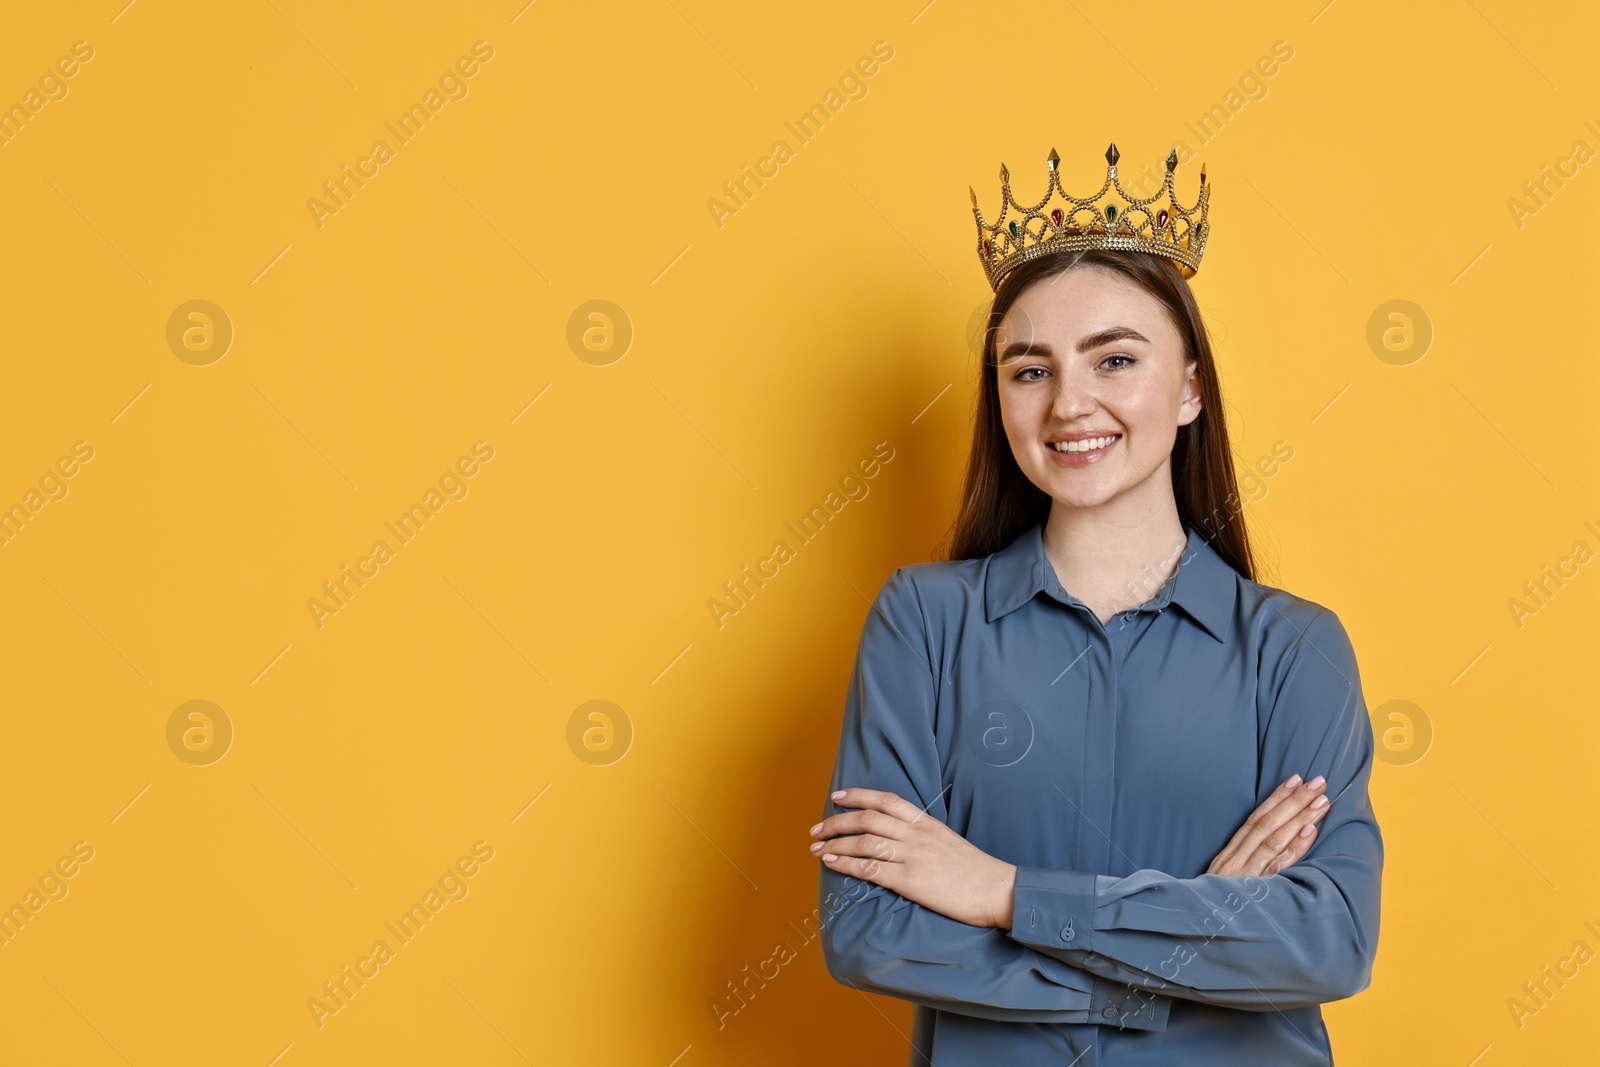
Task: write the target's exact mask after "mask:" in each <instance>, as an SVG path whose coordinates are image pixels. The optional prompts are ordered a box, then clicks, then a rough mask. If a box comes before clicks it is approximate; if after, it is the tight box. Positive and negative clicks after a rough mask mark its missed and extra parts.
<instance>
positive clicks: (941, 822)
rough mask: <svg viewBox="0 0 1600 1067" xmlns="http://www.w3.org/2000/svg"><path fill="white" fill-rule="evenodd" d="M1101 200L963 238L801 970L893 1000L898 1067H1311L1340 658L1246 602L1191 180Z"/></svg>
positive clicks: (1334, 801)
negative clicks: (908, 502)
mask: <svg viewBox="0 0 1600 1067" xmlns="http://www.w3.org/2000/svg"><path fill="white" fill-rule="evenodd" d="M1107 160H1108V162H1109V163H1110V164H1111V170H1110V173H1109V175H1108V182H1107V185H1106V186H1105V187H1103V188H1102V190H1101V193H1102V194H1104V193H1105V192H1106V190H1107V189H1109V188H1111V187H1112V186H1113V185H1114V184H1115V179H1116V148H1115V146H1113V147H1112V149H1111V151H1110V152H1108V153H1107ZM1055 162H1056V156H1055V154H1054V153H1053V152H1052V154H1051V182H1052V187H1053V188H1058V185H1057V179H1056V177H1055V170H1054V164H1055ZM1175 166H1176V157H1175V154H1174V156H1172V157H1169V158H1168V163H1167V168H1168V170H1167V181H1166V184H1165V185H1164V186H1163V190H1162V191H1163V192H1165V193H1167V194H1168V195H1169V196H1170V194H1171V187H1172V172H1173V169H1174V168H1175ZM1001 173H1002V177H1003V178H1006V172H1005V170H1004V168H1002V171H1001ZM1203 180H1204V179H1203V177H1202V182H1203ZM1116 191H1117V194H1119V195H1120V196H1122V197H1123V198H1125V199H1126V200H1130V201H1132V202H1131V203H1119V202H1117V201H1116V199H1115V197H1112V198H1110V199H1108V200H1107V201H1106V202H1105V203H1104V204H1099V203H1095V202H1094V201H1085V200H1075V199H1073V198H1068V201H1069V202H1070V204H1071V205H1075V206H1072V207H1071V209H1070V210H1067V209H1057V210H1055V211H1052V212H1051V213H1050V214H1049V215H1048V216H1047V215H1044V214H1043V213H1042V211H1043V208H1042V206H1039V207H1029V208H1019V212H1020V213H1021V214H1022V216H1023V217H1022V219H1020V220H1018V221H1013V222H1011V223H1010V225H1009V226H1007V227H1005V228H1002V226H1001V224H1000V223H998V222H997V223H996V224H994V225H993V226H986V225H985V224H984V222H983V219H982V216H981V215H978V216H977V218H978V224H979V228H980V238H979V248H980V251H979V255H980V258H981V259H982V261H983V264H984V267H985V270H986V272H987V273H988V275H989V277H990V281H991V283H992V284H993V285H994V287H995V298H994V305H993V308H992V311H991V314H990V318H989V329H988V331H987V333H986V336H985V340H984V345H983V353H982V355H983V365H982V368H981V373H980V383H981V384H980V389H979V398H978V410H977V418H976V420H975V423H974V429H973V440H972V446H971V451H970V453H969V457H968V464H967V472H966V483H965V486H964V492H963V495H962V502H961V508H960V511H959V513H958V515H957V517H956V520H955V523H954V526H953V528H952V529H951V531H950V534H951V542H952V543H951V545H950V550H949V552H948V555H947V558H945V559H943V560H939V561H933V562H926V563H916V564H912V565H910V566H905V567H901V568H899V569H898V570H896V571H895V572H894V573H893V574H891V575H890V576H889V578H888V580H887V581H886V582H885V583H884V585H883V587H882V589H881V590H880V591H879V593H878V595H877V598H876V600H875V601H874V603H873V605H872V609H871V611H869V613H868V615H867V619H866V622H865V623H864V624H863V627H862V631H861V638H860V644H859V646H858V650H857V654H856V662H855V670H854V673H853V674H852V675H851V678H850V684H849V687H848V691H847V694H846V697H845V709H844V721H843V724H842V727H841V731H840V737H839V750H838V758H837V760H836V762H835V765H834V772H833V778H832V782H831V784H830V787H829V788H830V793H829V796H828V800H827V802H826V803H825V805H824V810H823V819H822V820H821V821H820V822H818V823H817V824H816V825H815V826H813V827H812V828H811V832H810V841H811V843H810V845H809V848H810V850H811V853H812V855H814V856H816V857H817V858H818V859H819V860H820V861H821V864H820V866H821V872H820V884H819V895H820V896H821V897H822V899H824V900H830V899H831V900H838V899H843V898H846V897H851V890H852V889H854V890H856V892H855V894H854V896H853V897H851V902H850V903H849V904H847V905H846V906H845V907H843V908H842V909H840V910H839V912H838V914H837V915H833V916H831V917H830V919H829V921H828V923H827V925H826V927H825V928H824V930H823V934H822V949H823V955H824V958H825V960H826V962H827V965H828V970H829V973H830V974H831V975H832V976H833V977H834V978H835V979H837V980H839V981H841V982H844V983H846V984H849V985H851V986H855V987H857V988H861V989H866V990H870V991H873V992H877V993H881V994H886V995H889V996H896V997H901V998H904V999H906V1000H910V1001H912V1002H913V1003H914V1004H915V1005H916V1008H915V1011H914V1015H913V1020H914V1025H913V1031H912V1035H911V1044H912V1050H911V1057H910V1060H911V1062H912V1063H913V1064H917V1063H924V1062H933V1063H938V1064H942V1065H946V1067H961V1065H967V1064H971V1065H979V1064H991V1063H1045V1062H1052V1063H1054V1062H1059V1063H1075V1064H1078V1065H1079V1067H1117V1065H1120V1064H1127V1065H1132V1064H1150V1063H1183V1064H1185V1065H1186V1067H1209V1065H1216V1067H1222V1065H1228V1067H1235V1065H1241V1064H1261V1065H1267V1064H1271V1065H1274V1067H1283V1065H1298V1064H1304V1065H1311V1064H1319V1065H1327V1064H1329V1063H1331V1061H1332V1048H1331V1045H1330V1043H1329V1041H1328V1037H1327V1031H1326V1029H1325V1028H1324V1027H1323V1024H1322V1015H1321V1010H1320V1005H1321V1004H1322V1003H1324V1002H1326V1001H1331V1000H1338V999H1341V998H1344V997H1350V996H1354V995H1355V994H1357V993H1359V992H1360V991H1361V990H1363V989H1365V988H1366V987H1367V985H1368V984H1369V983H1370V981H1371V975H1372V966H1373V961H1374V958H1375V954H1376V949H1377V938H1378V919H1379V907H1378V904H1379V881H1380V875H1381V870H1382V865H1383V842H1382V838H1381V835H1380V833H1379V828H1378V823H1377V819H1376V816H1375V815H1374V813H1373V810H1372V805H1371V802H1370V801H1369V799H1368V796H1367V782H1368V779H1369V778H1370V775H1371V770H1372V756H1373V737H1372V728H1371V725H1370V723H1369V721H1368V718H1367V711H1366V704H1365V702H1364V700H1363V697H1362V691H1361V683H1360V674H1359V671H1358V669H1357V666H1356V659H1355V653H1354V650H1353V648H1352V645H1351V642H1350V639H1349V637H1348V635H1347V634H1346V633H1345V630H1344V627H1343V625H1342V624H1341V623H1340V621H1339V618H1338V616H1337V615H1336V614H1335V613H1334V612H1332V611H1330V610H1328V609H1327V608H1324V607H1322V606H1321V605H1318V604H1315V603H1313V602H1311V601H1309V600H1306V599H1303V598H1301V597H1298V596H1295V595H1294V594H1292V593H1289V592H1286V591H1284V590H1282V589H1277V588H1273V587H1271V586H1267V585H1263V584H1261V583H1259V582H1257V581H1256V580H1255V568H1254V565H1253V561H1252V558H1251V552H1250V546H1249V541H1248V539H1247V536H1246V532H1245V526H1244V521H1243V516H1242V514H1241V512H1240V509H1239V508H1238V507H1236V506H1233V502H1234V501H1235V500H1237V498H1238V487H1237V484H1236V479H1235V476H1234V470H1233V465H1232V451H1231V449H1230V447H1229V443H1228V435H1227V430H1226V427H1225V425H1224V420H1223V405H1222V397H1221V392H1220V388H1219V384H1218V375H1217V369H1216V365H1215V363H1214V361H1213V359H1212V352H1211V345H1210V341H1209V339H1208V337H1207V334H1206V329H1205V324H1204V322H1203V321H1202V319H1201V316H1200V312H1199V309H1198V306H1197V305H1196V303H1195V300H1194V296H1193V294H1192V293H1191V292H1190V289H1189V285H1188V281H1187V278H1188V276H1189V275H1192V274H1193V273H1194V271H1195V269H1197V267H1198V263H1199V253H1200V251H1201V250H1203V247H1204V240H1203V238H1204V235H1205V227H1206V221H1205V214H1206V211H1205V205H1206V202H1207V196H1206V192H1205V190H1204V187H1203V186H1202V193H1201V196H1200V200H1199V202H1198V203H1197V205H1196V207H1194V208H1192V209H1185V208H1183V207H1181V206H1179V205H1178V204H1177V203H1176V201H1173V202H1172V203H1171V204H1170V205H1169V207H1170V210H1168V209H1167V208H1163V209H1162V210H1160V211H1159V212H1156V211H1155V210H1154V208H1153V205H1152V206H1151V207H1150V208H1147V207H1146V205H1148V204H1149V202H1150V200H1153V199H1154V197H1151V198H1148V199H1146V200H1133V199H1132V198H1130V197H1128V196H1127V193H1126V192H1125V191H1123V190H1122V188H1121V186H1120V185H1118V186H1116ZM1063 195H1064V194H1063ZM974 200H975V198H974ZM1047 200H1048V197H1047ZM1007 202H1008V205H1010V206H1016V205H1015V203H1014V202H1012V201H1010V197H1009V186H1008V187H1007ZM974 211H975V213H976V202H974ZM1089 214H1092V215H1093V218H1092V220H1091V221H1090V222H1089V223H1088V224H1086V225H1083V226H1080V225H1078V223H1077V222H1076V221H1074V220H1077V219H1081V218H1082V217H1083V216H1085V215H1089ZM1004 217H1005V212H1004V211H1002V214H1001V218H1002V220H1003V219H1004ZM1047 219H1048V220H1049V221H1048V222H1047V221H1046V220H1047ZM1130 220H1131V221H1130ZM997 709H999V710H998V711H997ZM1024 739H1025V742H1026V743H1025V744H1018V743H1014V741H1017V742H1020V741H1023V740H1024ZM1019 750H1020V752H1021V754H1020V755H1017V754H1016V753H1017V751H1019ZM1302 774H1303V775H1304V778H1303V777H1302ZM1307 779H1309V780H1307ZM863 884H864V885H865V886H866V888H865V890H862V889H861V888H860V887H861V886H862V885H863Z"/></svg>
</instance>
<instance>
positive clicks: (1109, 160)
mask: <svg viewBox="0 0 1600 1067" xmlns="http://www.w3.org/2000/svg"><path fill="white" fill-rule="evenodd" d="M1121 158H1122V156H1121V154H1120V153H1118V151H1117V142H1115V141H1112V142H1111V147H1110V148H1108V149H1106V164H1107V165H1108V166H1112V167H1114V166H1116V165H1117V160H1119V159H1121Z"/></svg>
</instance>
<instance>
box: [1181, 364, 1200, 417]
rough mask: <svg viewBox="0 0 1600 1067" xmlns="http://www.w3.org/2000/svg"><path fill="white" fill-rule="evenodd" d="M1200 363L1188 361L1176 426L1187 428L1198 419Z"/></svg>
mask: <svg viewBox="0 0 1600 1067" xmlns="http://www.w3.org/2000/svg"><path fill="white" fill-rule="evenodd" d="M1200 407H1201V390H1200V361H1199V360H1198V359H1191V360H1190V361H1189V371H1188V374H1186V375H1185V376H1184V379H1183V398H1182V399H1181V400H1180V401H1179V402H1178V425H1179V426H1187V425H1189V424H1190V423H1191V422H1193V421H1194V420H1195V419H1198V418H1199V417H1200Z"/></svg>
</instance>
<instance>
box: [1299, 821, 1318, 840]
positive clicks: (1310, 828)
mask: <svg viewBox="0 0 1600 1067" xmlns="http://www.w3.org/2000/svg"><path fill="white" fill-rule="evenodd" d="M1316 830H1317V827H1316V824H1314V823H1312V824H1308V825H1307V826H1306V828H1305V829H1303V830H1301V831H1300V836H1301V837H1310V836H1311V835H1312V834H1314V833H1316Z"/></svg>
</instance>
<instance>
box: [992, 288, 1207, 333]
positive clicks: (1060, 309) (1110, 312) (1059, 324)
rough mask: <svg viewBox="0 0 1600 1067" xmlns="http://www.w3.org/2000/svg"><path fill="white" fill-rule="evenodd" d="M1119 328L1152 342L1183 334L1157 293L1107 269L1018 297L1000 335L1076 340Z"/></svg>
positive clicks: (998, 329)
mask: <svg viewBox="0 0 1600 1067" xmlns="http://www.w3.org/2000/svg"><path fill="white" fill-rule="evenodd" d="M1116 327H1129V328H1131V329H1134V330H1137V331H1138V332H1139V333H1142V334H1144V336H1146V337H1148V338H1149V339H1150V340H1151V341H1152V342H1157V341H1160V340H1162V339H1168V340H1176V339H1177V331H1176V330H1175V329H1174V328H1173V326H1172V323H1171V319H1170V316H1169V315H1168V314H1167V310H1166V308H1165V307H1164V306H1163V305H1162V303H1161V302H1160V301H1159V300H1157V299H1156V298H1155V297H1153V296H1151V295H1150V294H1149V293H1147V292H1145V291H1144V290H1143V289H1140V288H1139V287H1138V286H1137V285H1134V284H1133V283H1131V282H1128V281H1125V280H1123V279H1121V278H1119V277H1117V276H1107V275H1106V273H1105V272H1103V271H1086V270H1075V271H1069V272H1067V274H1065V275H1057V276H1055V277H1052V278H1046V279H1043V280H1041V281H1040V282H1039V283H1038V284H1036V285H1032V286H1030V287H1029V288H1028V289H1027V290H1026V291H1025V292H1023V293H1022V294H1021V295H1020V296H1019V297H1017V301H1016V303H1014V304H1012V305H1011V307H1010V308H1008V309H1007V311H1006V313H1005V316H1004V317H1003V318H1002V319H1001V320H1000V324H999V326H998V327H997V337H996V340H997V341H999V342H1000V343H1007V342H1010V341H1018V340H1034V339H1039V340H1044V339H1049V340H1051V341H1054V342H1058V343H1061V344H1072V343H1074V342H1076V341H1077V340H1078V339H1080V338H1083V337H1087V336H1089V335H1091V334H1096V333H1102V332H1104V331H1107V330H1110V329H1114V328H1116Z"/></svg>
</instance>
